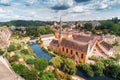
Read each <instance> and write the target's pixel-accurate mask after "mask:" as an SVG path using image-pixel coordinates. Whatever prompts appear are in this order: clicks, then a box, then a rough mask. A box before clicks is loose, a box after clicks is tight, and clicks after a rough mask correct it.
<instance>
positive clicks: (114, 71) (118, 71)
mask: <svg viewBox="0 0 120 80" xmlns="http://www.w3.org/2000/svg"><path fill="white" fill-rule="evenodd" d="M106 72H107V74H108V75H109V76H111V77H112V78H114V79H116V80H119V79H117V78H120V77H119V76H120V65H117V64H114V65H111V66H109V67H108V68H107V70H106Z"/></svg>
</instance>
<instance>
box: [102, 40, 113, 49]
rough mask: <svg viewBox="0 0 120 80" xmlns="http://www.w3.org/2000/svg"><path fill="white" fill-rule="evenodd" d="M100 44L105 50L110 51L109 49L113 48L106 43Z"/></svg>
mask: <svg viewBox="0 0 120 80" xmlns="http://www.w3.org/2000/svg"><path fill="white" fill-rule="evenodd" d="M100 44H101V45H102V46H103V47H104V48H106V49H107V50H110V49H111V48H113V46H112V45H110V44H108V43H106V42H104V41H102V42H100Z"/></svg>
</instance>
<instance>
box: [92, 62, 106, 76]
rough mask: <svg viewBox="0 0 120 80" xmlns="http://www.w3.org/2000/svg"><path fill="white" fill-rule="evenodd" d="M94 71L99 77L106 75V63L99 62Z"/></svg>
mask: <svg viewBox="0 0 120 80" xmlns="http://www.w3.org/2000/svg"><path fill="white" fill-rule="evenodd" d="M93 66H94V67H93V70H94V71H95V73H96V74H97V75H99V76H103V75H104V73H103V71H104V70H105V66H104V63H102V62H101V61H98V62H97V63H96V64H95V65H93Z"/></svg>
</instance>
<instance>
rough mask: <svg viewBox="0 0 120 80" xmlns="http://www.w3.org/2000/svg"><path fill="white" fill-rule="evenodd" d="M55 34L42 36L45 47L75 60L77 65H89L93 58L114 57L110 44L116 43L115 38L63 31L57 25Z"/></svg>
mask: <svg viewBox="0 0 120 80" xmlns="http://www.w3.org/2000/svg"><path fill="white" fill-rule="evenodd" d="M53 27H54V28H56V29H57V30H56V32H55V34H48V35H41V40H42V41H43V46H44V47H46V48H47V47H49V48H51V49H52V50H53V51H58V52H60V53H61V54H63V55H66V56H68V57H70V58H71V59H73V60H74V61H75V63H76V64H79V63H80V62H85V63H87V62H88V61H89V58H90V57H91V56H96V57H100V58H110V57H112V55H113V51H114V50H113V46H112V45H111V44H109V43H108V42H114V38H113V37H114V36H109V35H102V36H97V35H93V34H92V33H91V32H86V31H80V32H77V31H75V30H71V28H70V30H67V31H65V30H62V29H60V28H59V25H57V24H55V25H54V26H52V28H53Z"/></svg>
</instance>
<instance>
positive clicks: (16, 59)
mask: <svg viewBox="0 0 120 80" xmlns="http://www.w3.org/2000/svg"><path fill="white" fill-rule="evenodd" d="M18 59H19V56H18V55H14V56H12V57H11V58H10V59H9V61H10V62H14V61H18Z"/></svg>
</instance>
